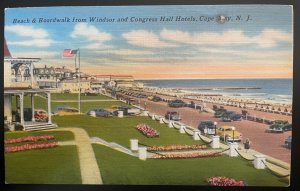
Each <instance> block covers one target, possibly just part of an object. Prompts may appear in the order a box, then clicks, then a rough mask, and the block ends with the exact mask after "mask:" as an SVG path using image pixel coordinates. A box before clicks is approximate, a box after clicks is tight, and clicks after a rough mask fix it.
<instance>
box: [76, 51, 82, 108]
mask: <svg viewBox="0 0 300 191" xmlns="http://www.w3.org/2000/svg"><path fill="white" fill-rule="evenodd" d="M76 56H77V54H76ZM78 86H79V93H78V110H79V113H80V109H81V108H80V106H81V100H80V94H81V87H80V50H79V48H78Z"/></svg>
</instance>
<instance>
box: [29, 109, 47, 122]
mask: <svg viewBox="0 0 300 191" xmlns="http://www.w3.org/2000/svg"><path fill="white" fill-rule="evenodd" d="M34 119H35V121H37V122H42V121H43V122H45V121H47V120H48V113H47V111H45V110H43V109H35V110H34ZM24 120H25V121H31V120H32V109H31V108H24Z"/></svg>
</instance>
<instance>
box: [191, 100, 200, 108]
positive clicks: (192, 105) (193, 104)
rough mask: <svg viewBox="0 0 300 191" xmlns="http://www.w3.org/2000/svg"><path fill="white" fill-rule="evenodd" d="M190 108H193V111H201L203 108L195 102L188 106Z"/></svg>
mask: <svg viewBox="0 0 300 191" xmlns="http://www.w3.org/2000/svg"><path fill="white" fill-rule="evenodd" d="M188 107H191V108H193V109H201V108H202V106H201V105H200V104H196V103H195V102H193V101H191V103H190V104H188Z"/></svg>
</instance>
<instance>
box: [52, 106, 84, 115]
mask: <svg viewBox="0 0 300 191" xmlns="http://www.w3.org/2000/svg"><path fill="white" fill-rule="evenodd" d="M53 114H54V115H58V116H65V115H78V114H80V113H79V110H78V109H77V108H74V107H69V106H58V107H57V108H56V110H55V111H54V112H53Z"/></svg>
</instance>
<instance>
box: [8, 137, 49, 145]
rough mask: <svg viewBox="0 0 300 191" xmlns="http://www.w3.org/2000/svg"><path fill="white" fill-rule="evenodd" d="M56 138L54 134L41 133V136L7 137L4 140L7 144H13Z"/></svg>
mask: <svg viewBox="0 0 300 191" xmlns="http://www.w3.org/2000/svg"><path fill="white" fill-rule="evenodd" d="M50 139H54V136H53V135H40V136H25V137H20V138H15V139H6V140H4V143H5V144H11V143H21V142H29V141H30V142H36V141H41V140H43V141H46V140H50Z"/></svg>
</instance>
